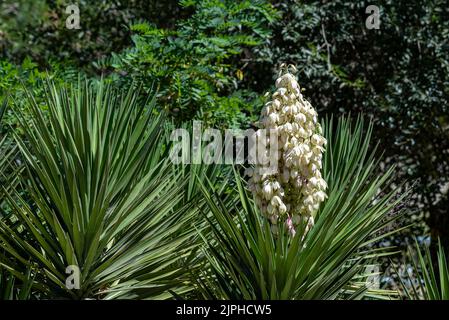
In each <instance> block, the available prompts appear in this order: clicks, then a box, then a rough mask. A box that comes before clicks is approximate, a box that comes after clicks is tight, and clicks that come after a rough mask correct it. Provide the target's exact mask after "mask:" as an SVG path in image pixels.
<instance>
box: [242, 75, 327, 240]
mask: <svg viewBox="0 0 449 320" xmlns="http://www.w3.org/2000/svg"><path fill="white" fill-rule="evenodd" d="M289 69H293V71H292V72H295V71H296V68H294V66H289V67H281V74H280V77H279V78H278V79H277V80H276V88H277V90H276V92H275V93H274V94H273V95H272V101H270V102H268V103H267V104H266V105H265V107H264V108H263V110H262V117H261V119H260V122H259V127H260V129H265V130H264V132H267V131H269V130H275V131H276V132H277V137H278V141H277V148H278V150H279V159H278V166H277V168H278V169H277V170H276V171H275V172H269V173H267V171H266V170H265V169H266V168H265V167H264V166H263V165H258V164H257V165H256V166H255V167H254V168H251V169H249V170H247V174H248V175H249V176H250V179H249V189H250V190H251V191H252V192H253V194H254V195H255V199H256V203H257V205H258V206H259V207H260V208H261V210H262V212H263V213H264V215H266V217H267V218H269V219H270V221H271V227H272V231H273V233H277V232H278V231H279V229H278V225H280V224H285V226H286V227H287V228H288V230H289V231H290V232H291V233H292V234H294V233H295V229H296V227H297V226H298V225H299V224H300V223H302V221H304V222H307V227H306V232H307V230H308V229H309V228H310V227H311V226H313V223H314V220H313V218H314V215H315V213H316V211H317V210H318V208H319V206H320V203H321V202H322V201H323V200H324V199H325V198H326V193H325V190H326V188H327V184H326V182H325V181H324V179H323V178H322V176H321V168H322V166H321V162H322V154H323V151H324V146H325V145H326V143H327V141H326V139H325V138H324V137H323V136H322V129H321V126H320V124H319V123H318V121H317V112H316V111H315V109H314V108H313V107H312V105H311V104H310V103H309V102H308V101H306V100H305V99H304V98H303V96H302V94H301V90H300V87H299V85H298V82H297V81H296V77H295V76H294V75H293V74H292V73H290V72H289ZM259 131H260V130H259ZM258 136H260V134H259V135H258ZM266 145H267V146H269V145H270V141H269V139H267V143H266ZM271 145H272V146H273V145H274V146H275V144H273V143H271ZM267 149H268V148H267Z"/></svg>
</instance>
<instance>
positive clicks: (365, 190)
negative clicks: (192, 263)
mask: <svg viewBox="0 0 449 320" xmlns="http://www.w3.org/2000/svg"><path fill="white" fill-rule="evenodd" d="M332 124H333V121H332V120H329V121H326V122H325V123H323V127H324V136H325V138H326V139H327V140H328V146H327V152H326V153H325V155H324V158H323V161H324V163H323V176H324V178H325V180H326V181H327V182H328V185H329V188H328V198H327V199H326V200H325V201H324V203H323V204H322V205H321V207H320V209H319V211H318V213H317V216H316V219H315V225H314V226H313V227H312V228H311V230H310V231H308V232H306V228H305V226H303V227H302V228H298V229H297V230H296V235H295V236H292V235H291V234H290V233H289V232H287V231H285V229H284V228H280V229H279V230H280V231H279V234H277V235H275V234H274V233H273V232H271V231H270V224H269V222H268V220H267V219H266V218H265V217H264V216H263V215H262V214H261V212H260V211H259V209H258V207H257V206H256V205H255V203H254V202H253V200H252V196H251V195H250V194H249V193H248V191H247V190H246V189H245V183H244V182H243V181H242V180H241V178H240V176H239V175H238V174H237V173H236V177H235V179H236V181H237V186H238V188H237V193H236V195H234V196H229V195H228V196H224V195H223V194H222V193H220V192H219V191H217V192H214V191H213V190H214V189H213V185H212V184H204V185H203V188H202V191H203V195H204V198H205V199H206V206H205V207H204V208H203V213H204V215H205V217H206V218H207V219H208V220H209V221H210V226H211V228H212V230H213V233H212V236H211V237H208V236H207V235H205V236H204V240H205V245H204V250H205V252H206V255H207V257H208V263H209V265H208V266H206V265H205V271H204V272H203V274H202V276H201V280H200V281H198V283H197V285H198V288H199V290H200V291H201V292H202V294H203V297H204V298H212V299H250V300H251V299H360V298H363V297H371V298H387V297H389V296H390V297H392V296H394V295H395V292H392V291H386V290H381V289H378V288H376V287H375V286H373V285H372V284H371V283H370V281H369V280H370V279H371V278H372V276H373V275H372V274H369V272H367V271H368V270H372V268H371V267H372V266H373V264H376V263H377V261H378V260H377V259H379V258H380V257H382V256H384V255H388V254H391V253H392V252H393V250H392V248H378V247H376V246H375V244H376V243H377V242H379V241H380V240H381V239H382V238H383V237H385V236H388V235H390V234H391V233H392V232H394V230H389V229H388V227H389V226H390V225H391V223H392V222H393V221H395V220H396V219H398V217H399V216H400V210H397V212H396V213H397V214H395V215H392V216H390V215H389V214H390V213H392V212H393V211H394V210H395V208H396V207H397V205H398V204H399V203H400V202H401V200H402V199H403V198H404V197H405V194H402V195H398V194H397V192H396V191H391V190H388V188H387V187H388V184H389V182H390V179H391V178H392V177H393V172H394V171H393V170H394V169H393V168H391V169H390V170H388V171H387V172H386V173H385V174H382V175H380V174H379V171H378V166H379V160H376V159H375V151H372V152H370V151H369V150H370V149H369V141H370V135H371V132H372V124H371V123H370V124H369V125H368V126H365V125H364V122H363V121H362V120H361V119H360V118H359V119H358V120H357V122H356V124H355V127H352V126H351V121H350V119H349V118H342V119H339V121H338V125H337V127H336V128H334V127H333V126H332ZM209 215H212V217H209Z"/></svg>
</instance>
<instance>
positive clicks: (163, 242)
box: [0, 81, 195, 299]
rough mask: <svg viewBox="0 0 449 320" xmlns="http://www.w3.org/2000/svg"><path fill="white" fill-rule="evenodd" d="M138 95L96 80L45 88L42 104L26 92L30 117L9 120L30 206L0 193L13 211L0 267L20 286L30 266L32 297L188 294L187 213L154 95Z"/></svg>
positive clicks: (1, 238) (5, 224) (2, 230)
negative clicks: (15, 127)
mask: <svg viewBox="0 0 449 320" xmlns="http://www.w3.org/2000/svg"><path fill="white" fill-rule="evenodd" d="M138 97H139V90H138V88H134V87H133V88H131V89H130V91H129V92H122V91H120V90H117V89H114V88H113V87H112V86H111V85H108V84H105V83H104V82H103V81H100V82H99V83H91V84H89V83H88V82H84V81H80V82H79V83H78V85H73V86H70V87H69V88H64V87H60V86H55V85H54V84H53V83H51V82H49V83H48V84H47V86H46V100H45V105H44V106H40V105H38V104H37V103H36V101H35V100H34V99H33V97H32V95H30V94H29V97H28V108H29V110H28V111H29V113H30V114H31V121H30V122H27V121H25V120H24V118H23V117H21V116H20V114H19V119H21V126H22V129H23V130H24V133H25V138H21V137H19V136H18V135H16V136H15V138H16V141H17V144H18V146H19V148H20V151H21V153H22V155H23V157H24V158H25V160H26V171H27V172H26V173H27V174H26V177H24V179H25V178H26V179H27V187H28V188H27V190H28V193H29V195H30V198H31V200H26V199H24V198H23V197H20V196H19V195H17V194H15V193H13V192H12V191H11V190H7V189H5V188H4V187H2V191H3V192H4V193H5V194H6V196H7V198H8V201H9V204H10V206H11V207H12V208H13V213H12V215H11V216H10V217H9V218H8V219H2V220H0V245H1V247H2V248H3V249H4V251H2V252H0V265H1V266H2V268H4V269H6V270H8V271H9V272H10V273H11V274H13V275H14V276H15V277H16V278H18V279H19V280H23V281H26V279H27V272H28V271H27V270H35V272H36V273H35V275H34V279H33V285H32V287H33V290H36V291H37V292H38V294H39V296H40V297H45V298H74V299H83V298H104V299H112V298H170V297H172V296H173V295H176V294H178V295H179V294H183V293H185V292H186V291H189V290H190V288H189V287H188V286H186V281H187V280H186V279H187V277H186V276H185V275H186V273H187V268H186V267H185V263H186V260H187V259H188V257H189V255H190V252H191V251H192V249H193V247H194V246H195V244H194V242H193V241H192V240H191V239H192V236H193V235H194V232H195V229H194V228H193V227H191V226H190V223H191V219H192V217H193V216H194V215H195V210H193V209H191V205H190V204H189V202H188V201H185V202H184V201H183V198H184V193H183V190H184V188H185V185H184V180H182V179H180V176H181V174H180V173H179V172H177V171H176V170H174V169H173V167H172V166H171V163H170V162H169V160H168V158H167V157H165V156H164V154H165V153H166V152H167V148H168V146H167V145H165V138H164V136H163V134H164V132H163V128H164V127H163V122H164V116H163V115H155V114H154V108H152V106H153V105H154V104H155V101H154V99H153V100H149V101H147V102H142V101H140V100H139V98H138ZM17 110H18V109H17ZM43 110H45V111H43ZM15 221H18V222H19V223H20V228H16V227H15V226H14V225H15V224H16V222H15ZM69 266H71V267H69ZM68 267H69V269H67V268H68ZM76 268H79V271H80V276H79V289H76V288H77V285H76V283H77V281H75V278H73V277H75V276H76ZM66 271H67V272H71V274H67V273H66ZM69 276H72V278H70V281H72V282H70V281H69V279H68V277H69ZM68 281H69V284H72V286H70V285H69V286H67V282H68ZM73 287H75V288H73Z"/></svg>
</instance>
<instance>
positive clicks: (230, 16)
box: [0, 0, 449, 247]
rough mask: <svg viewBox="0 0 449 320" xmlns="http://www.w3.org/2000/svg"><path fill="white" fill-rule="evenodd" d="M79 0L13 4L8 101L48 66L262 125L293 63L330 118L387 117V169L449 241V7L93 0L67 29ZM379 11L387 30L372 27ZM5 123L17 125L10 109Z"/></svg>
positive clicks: (4, 21) (4, 19) (1, 25)
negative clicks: (280, 74) (279, 74)
mask: <svg viewBox="0 0 449 320" xmlns="http://www.w3.org/2000/svg"><path fill="white" fill-rule="evenodd" d="M69 2H71V1H51V0H35V1H28V0H6V1H2V2H1V4H0V99H3V98H5V97H6V95H11V96H16V95H19V96H20V95H21V94H22V89H21V88H22V85H21V82H22V83H24V84H25V85H26V86H27V87H32V88H33V91H35V92H37V93H39V90H40V82H41V79H42V78H43V77H44V76H45V74H46V73H47V72H48V73H49V74H50V76H51V77H53V78H55V79H59V80H60V81H64V82H67V83H69V82H70V81H74V80H76V79H77V78H78V77H79V74H81V76H82V77H92V78H99V77H101V76H103V77H106V78H107V79H108V80H110V81H112V82H117V83H118V84H120V85H121V86H124V87H126V86H129V85H130V84H131V83H132V81H133V80H136V79H137V80H140V81H142V82H143V84H144V91H146V92H149V91H150V90H151V89H153V90H154V89H156V90H157V91H158V98H159V101H160V103H159V106H160V107H162V108H164V109H166V110H167V111H168V112H169V114H170V115H171V116H172V118H173V119H174V120H175V121H177V122H178V123H180V122H184V121H187V120H191V119H201V120H203V121H205V122H206V123H208V124H209V125H213V126H217V127H220V128H226V127H248V126H251V125H252V123H253V121H255V120H256V119H257V117H258V114H259V111H260V108H261V106H262V104H263V102H262V98H261V96H262V95H263V94H264V93H265V91H267V90H270V89H271V86H272V83H273V79H274V77H275V70H276V69H277V67H278V66H279V64H280V63H282V62H288V63H294V64H296V65H297V67H298V70H299V72H298V78H299V83H300V85H301V86H302V87H303V88H304V90H305V95H306V97H308V99H309V100H310V101H311V102H312V105H313V106H315V108H317V109H318V112H319V114H320V116H322V117H324V116H325V115H339V114H348V113H350V114H352V115H354V116H356V115H357V114H359V113H363V114H365V115H367V116H370V117H373V119H374V120H375V128H374V138H375V140H378V141H379V142H380V146H381V148H380V149H382V150H384V152H385V154H384V157H383V158H384V159H385V163H384V165H385V168H388V167H389V166H390V165H391V164H393V163H395V164H397V165H398V167H399V169H400V175H399V176H398V185H399V181H403V180H407V181H409V185H410V186H413V187H414V191H413V196H412V199H411V201H409V202H408V205H409V206H410V207H411V208H412V209H414V211H415V212H416V215H415V216H413V217H408V218H409V220H410V221H411V222H416V224H415V229H414V232H415V233H419V234H424V233H426V232H427V231H428V230H427V228H426V227H425V224H424V223H426V224H427V225H428V226H429V227H430V232H431V235H432V238H433V239H436V236H441V237H442V240H443V244H445V245H446V247H448V243H449V212H448V208H449V198H448V192H447V188H444V186H445V185H447V184H448V183H449V110H448V109H449V104H448V102H449V101H448V100H449V42H448V39H449V9H448V6H447V4H446V2H445V1H431V0H425V1H420V2H410V1H402V0H401V1H393V0H387V1H375V2H367V1H358V2H352V1H292V0H286V1H266V0H245V1H233V0H222V1H219V0H206V1H194V0H184V1H180V2H178V1H171V0H170V1H144V0H128V1H118V0H112V1H106V0H99V1H93V0H91V1H89V0H79V1H76V4H78V6H79V7H80V15H81V16H80V18H81V29H80V30H68V29H67V28H65V19H66V18H67V16H68V15H67V14H66V13H65V7H66V6H67V5H68V4H70V3H69ZM370 4H374V5H377V6H379V7H380V8H381V12H380V29H379V30H368V29H367V28H366V27H365V20H366V18H367V17H368V14H367V13H365V8H366V7H367V6H368V5H370ZM4 120H5V122H6V123H8V124H10V125H14V121H15V120H14V117H13V116H12V114H11V113H10V112H9V113H7V114H6V118H5V119H4ZM391 188H393V189H394V188H396V184H392V185H391ZM412 230H413V229H412Z"/></svg>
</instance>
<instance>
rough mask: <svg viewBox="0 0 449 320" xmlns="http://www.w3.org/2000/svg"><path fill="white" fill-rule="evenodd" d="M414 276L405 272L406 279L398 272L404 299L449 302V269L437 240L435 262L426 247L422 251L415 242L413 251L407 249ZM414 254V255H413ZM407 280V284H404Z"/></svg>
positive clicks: (442, 249)
mask: <svg viewBox="0 0 449 320" xmlns="http://www.w3.org/2000/svg"><path fill="white" fill-rule="evenodd" d="M409 253H410V256H412V257H413V256H416V259H413V258H412V266H413V271H414V274H413V275H412V274H410V273H409V272H408V270H407V276H406V279H403V278H402V277H401V276H400V275H399V272H397V270H396V273H397V275H398V279H399V282H400V285H401V287H402V289H403V290H402V293H403V296H404V298H405V299H411V300H449V268H448V264H449V263H448V259H447V258H446V254H445V252H444V248H443V246H442V245H441V242H440V240H439V239H438V251H437V253H436V261H435V259H432V256H431V253H430V250H429V247H428V246H425V247H424V249H422V248H421V246H420V245H419V244H418V242H417V241H415V249H414V250H412V249H411V248H410V249H409ZM415 253H416V254H415ZM405 280H407V282H408V284H409V285H407V284H406V283H405Z"/></svg>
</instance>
